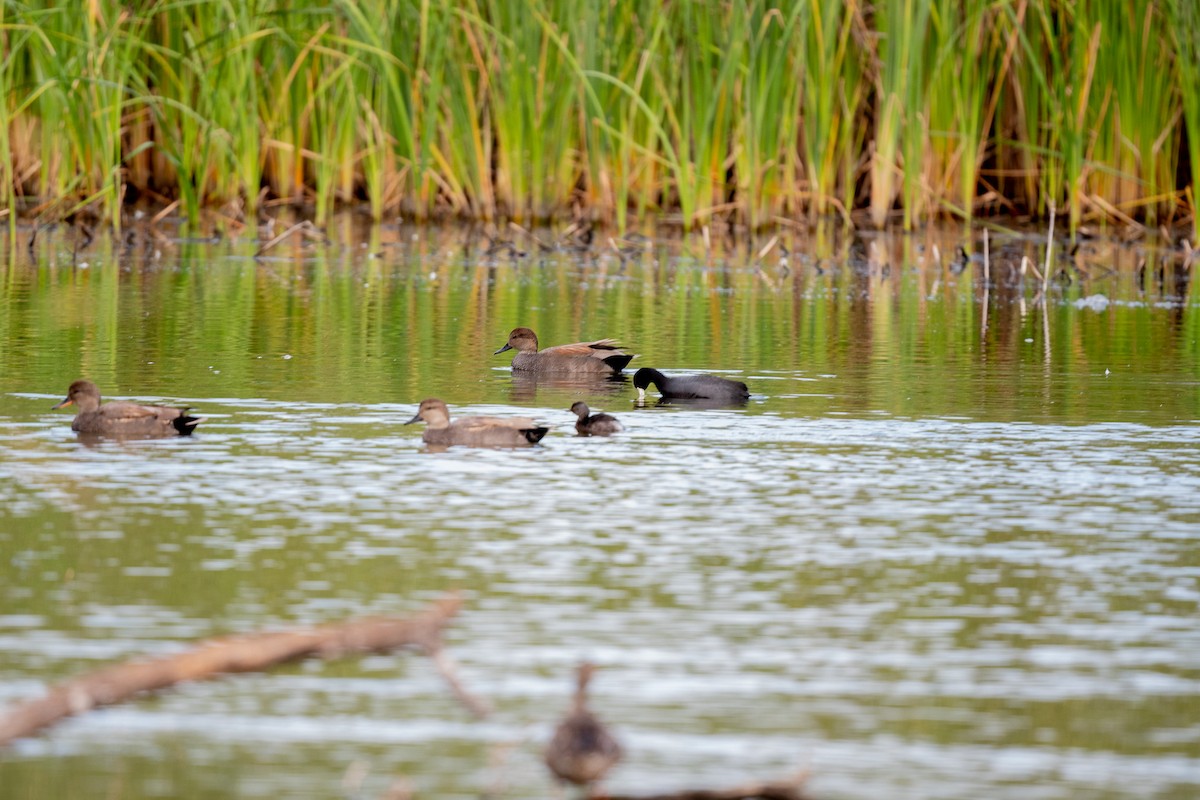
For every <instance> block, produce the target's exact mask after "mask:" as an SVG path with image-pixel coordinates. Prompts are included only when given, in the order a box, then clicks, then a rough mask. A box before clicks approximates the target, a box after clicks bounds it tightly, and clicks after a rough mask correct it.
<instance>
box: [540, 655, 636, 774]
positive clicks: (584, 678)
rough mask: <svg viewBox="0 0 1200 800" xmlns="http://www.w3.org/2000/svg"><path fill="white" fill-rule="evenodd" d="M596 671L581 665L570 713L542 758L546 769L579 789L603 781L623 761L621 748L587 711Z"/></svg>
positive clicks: (591, 667) (602, 724)
mask: <svg viewBox="0 0 1200 800" xmlns="http://www.w3.org/2000/svg"><path fill="white" fill-rule="evenodd" d="M595 669H596V668H595V667H594V666H592V665H591V664H588V663H586V662H585V663H583V664H580V665H579V673H578V679H577V680H578V683H577V685H576V689H575V700H574V702H573V703H572V704H571V710H570V712H568V713H567V716H566V717H564V718H563V721H562V722H560V723H559V724H558V727H557V728H556V729H555V730H554V736H553V737H551V739H550V742H549V744H547V745H546V752H545V753H544V754H543V755H544V757H545V759H546V766H547V767H549V768H550V771H551V772H553V773H554V774H555V775H556V776H558V778H559V780H563V781H568V782H570V783H574V784H576V785H579V786H586V785H587V784H589V783H593V782H595V781H598V780H600V779H601V778H603V777H604V774H605V773H606V772H608V771H609V770H610V769H612V768H613V765H614V764H616V763H617V762H618V761H620V760H621V745H620V744H618V743H617V740H616V739H614V738H613V737H612V734H611V733H609V732H608V729H607V728H606V727H605V726H604V723H603V722H601V721H600V720H599V719H597V718H596V715H595V714H593V713H592V712H591V711H589V710H588V707H587V685H588V681H589V680H590V679H591V677H592V672H594V671H595Z"/></svg>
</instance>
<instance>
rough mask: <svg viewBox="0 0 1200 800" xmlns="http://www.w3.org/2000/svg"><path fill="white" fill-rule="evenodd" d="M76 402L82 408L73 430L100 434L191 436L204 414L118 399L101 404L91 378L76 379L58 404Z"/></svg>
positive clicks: (149, 437)
mask: <svg viewBox="0 0 1200 800" xmlns="http://www.w3.org/2000/svg"><path fill="white" fill-rule="evenodd" d="M71 405H73V406H75V407H76V408H77V409H78V411H77V412H76V414H75V420H74V421H73V422H72V423H71V430H73V431H76V432H78V433H87V434H93V435H99V436H113V437H126V438H138V439H159V438H163V437H167V436H191V435H192V431H194V430H195V429H196V426H197V425H198V424H200V423H201V422H203V421H204V418H203V417H192V416H189V415H188V413H187V409H186V408H167V407H165V406H142V405H138V404H137V403H129V402H125V401H120V400H118V401H114V402H112V403H105V404H104V405H100V390H99V389H98V388H96V384H94V383H92V382H91V381H75V382H74V383H72V384H71V388H70V389H68V390H67V399H66V400H63V401H62V402H61V403H58V404H57V405H55V406H54V408H63V407H64V406H71Z"/></svg>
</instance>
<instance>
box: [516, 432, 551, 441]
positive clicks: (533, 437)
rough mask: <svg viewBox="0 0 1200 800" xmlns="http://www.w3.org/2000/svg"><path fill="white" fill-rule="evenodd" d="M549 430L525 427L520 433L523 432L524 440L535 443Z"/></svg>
mask: <svg viewBox="0 0 1200 800" xmlns="http://www.w3.org/2000/svg"><path fill="white" fill-rule="evenodd" d="M549 432H550V429H549V428H525V429H524V430H522V431H521V433H523V434H525V440H526V441H527V442H529V443H530V444H537V443H538V442H540V441H541V440H542V437H543V436H545V435H546V434H547V433H549Z"/></svg>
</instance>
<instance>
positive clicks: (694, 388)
mask: <svg viewBox="0 0 1200 800" xmlns="http://www.w3.org/2000/svg"><path fill="white" fill-rule="evenodd" d="M650 384H654V385H655V386H656V387H658V391H659V392H660V393H661V394H662V396H663V399H664V400H712V401H716V402H719V403H729V404H735V403H744V402H746V400H748V399H749V398H750V390H749V389H747V388H746V384H744V383H742V382H741V381H731V380H729V379H728V378H718V377H717V376H716V375H676V376H675V377H670V376H668V375H663V374H662V373H661V372H659V371H658V370H656V369H650V368H649V367H642V368H641V369H639V370H638V371H637V372H635V373H634V374H633V385H634V387H635V388H636V389H637V390H638V400H639V401H644V400H645V399H646V387H648V386H649V385H650Z"/></svg>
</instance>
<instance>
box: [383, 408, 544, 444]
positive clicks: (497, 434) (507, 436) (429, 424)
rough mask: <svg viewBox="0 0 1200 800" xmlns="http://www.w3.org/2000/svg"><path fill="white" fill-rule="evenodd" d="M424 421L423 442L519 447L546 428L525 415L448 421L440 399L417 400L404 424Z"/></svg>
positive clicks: (539, 436)
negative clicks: (411, 415) (412, 414)
mask: <svg viewBox="0 0 1200 800" xmlns="http://www.w3.org/2000/svg"><path fill="white" fill-rule="evenodd" d="M418 421H421V422H424V423H425V426H426V427H425V433H424V434H423V435H422V436H421V438H422V439H423V440H424V441H425V443H426V444H432V445H453V444H463V445H467V446H470V447H522V446H524V445H530V444H537V443H538V442H539V441H541V439H542V437H543V436H545V435H546V432H547V431H549V430H550V429H549V428H546V427H544V426H540V425H538V424H537V423H536V422H534V421H533V420H531V419H527V418H525V417H463V418H462V419H456V420H455V421H454V422H453V423H451V422H450V409H448V408H446V404H445V403H444V402H442V401H441V400H437V399H435V398H430V399H428V400H422V401H421V407H420V408H419V409H417V414H416V416H414V417H413V418H412V419H410V420H409V421H408V422H406V423H404V424H405V425H411V424H413V423H414V422H418Z"/></svg>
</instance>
